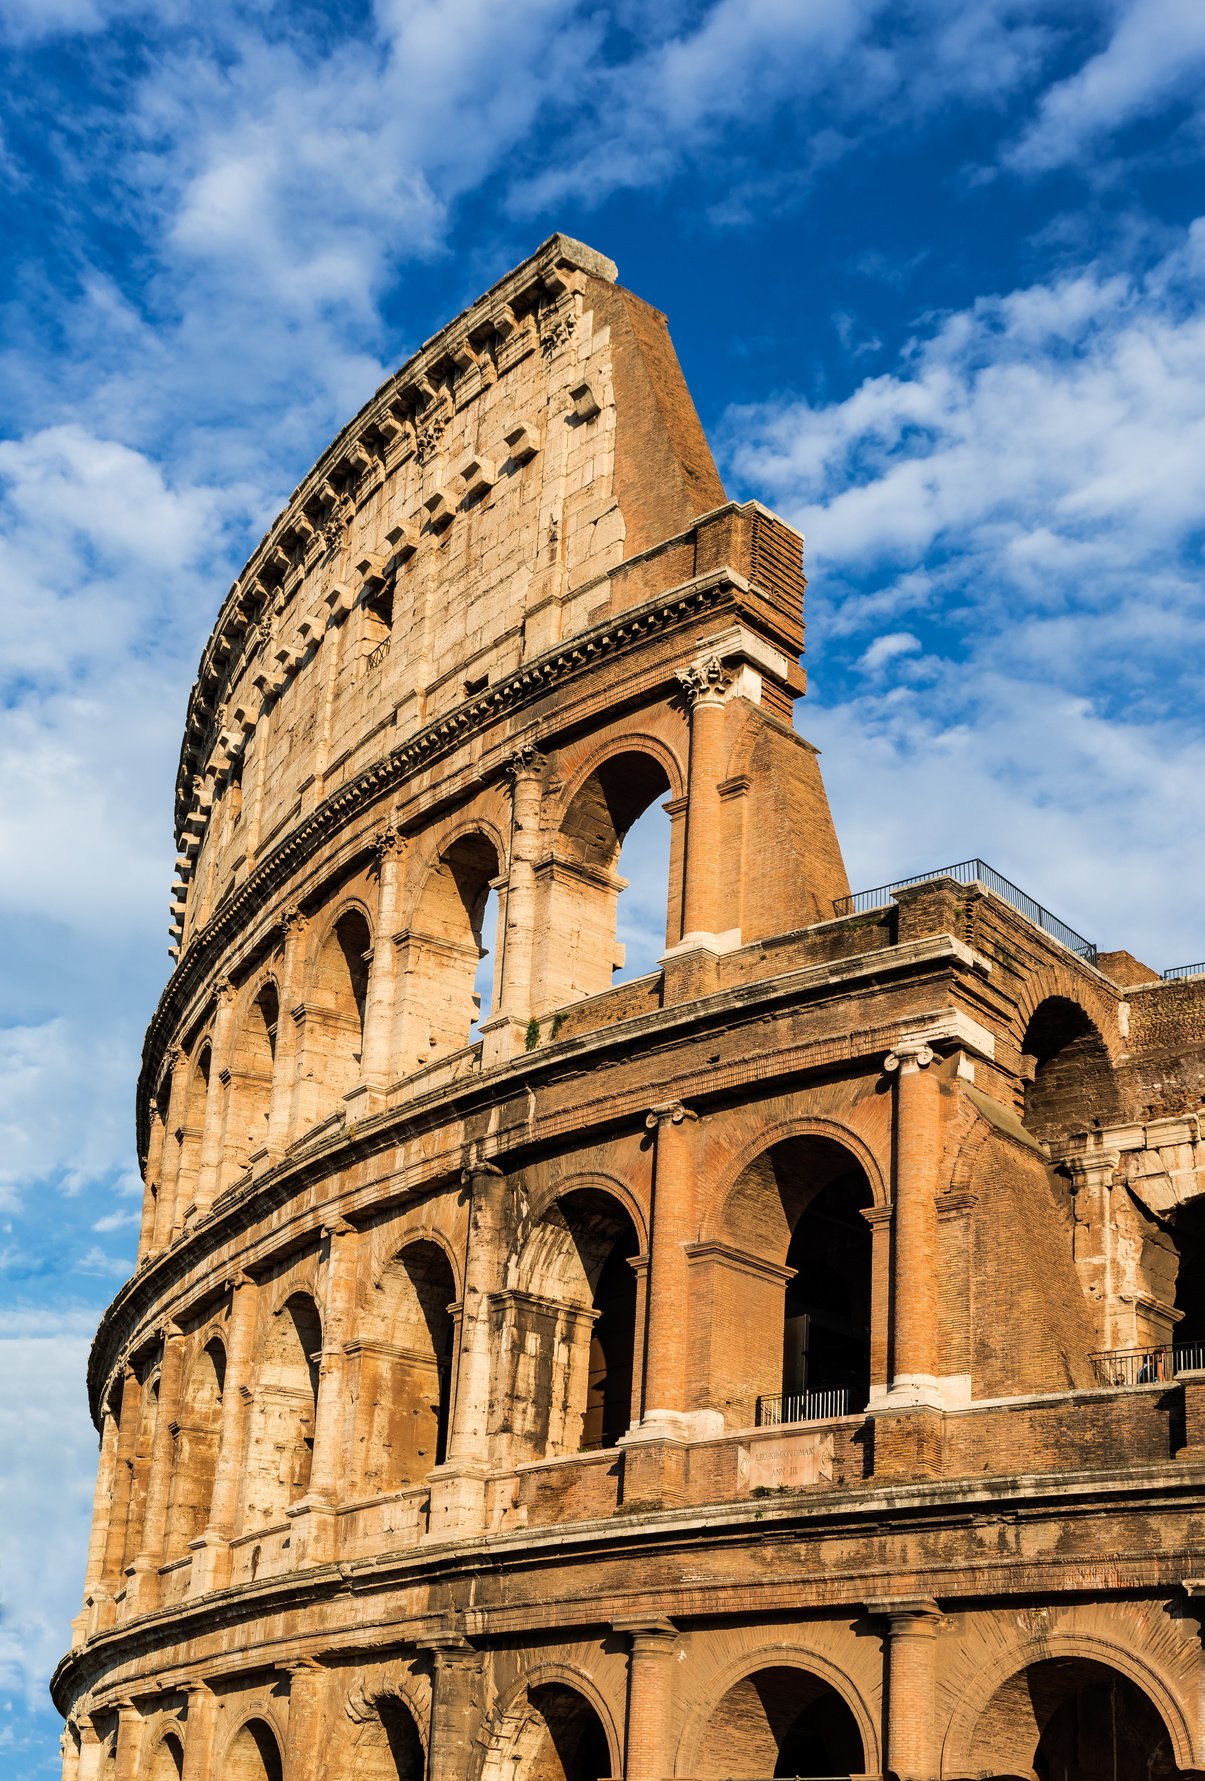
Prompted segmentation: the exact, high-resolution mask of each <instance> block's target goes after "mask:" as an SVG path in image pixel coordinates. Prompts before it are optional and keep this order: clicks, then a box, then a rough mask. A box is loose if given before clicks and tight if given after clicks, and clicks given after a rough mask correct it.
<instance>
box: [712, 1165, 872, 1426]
mask: <svg viewBox="0 0 1205 1781" xmlns="http://www.w3.org/2000/svg"><path fill="white" fill-rule="evenodd" d="M873 1203H874V1197H873V1194H872V1192H871V1187H870V1182H869V1181H868V1179H867V1177H866V1173H865V1170H864V1169H863V1168H862V1167H861V1165H860V1164H859V1163H858V1161H857V1159H856V1158H855V1157H854V1155H853V1154H852V1152H851V1151H849V1150H847V1149H846V1148H845V1147H844V1145H842V1144H839V1143H837V1142H836V1141H835V1140H833V1139H831V1138H826V1137H818V1136H810V1135H807V1136H800V1137H797V1138H787V1139H784V1140H782V1141H781V1142H780V1143H778V1144H774V1145H771V1146H770V1148H769V1149H768V1150H765V1151H763V1152H762V1154H761V1155H760V1156H759V1157H757V1158H756V1159H755V1160H754V1161H753V1162H752V1163H750V1164H749V1165H748V1167H747V1168H746V1169H744V1171H743V1172H742V1174H741V1176H740V1178H739V1180H738V1181H737V1183H736V1184H735V1187H734V1188H733V1191H732V1193H731V1195H730V1196H729V1200H728V1206H727V1209H726V1213H725V1222H726V1225H727V1228H728V1233H729V1235H730V1237H731V1239H732V1242H733V1244H734V1246H735V1247H736V1248H737V1249H738V1251H740V1252H743V1253H742V1255H741V1256H740V1258H739V1259H738V1258H737V1257H733V1256H731V1255H728V1256H719V1257H717V1258H716V1259H715V1261H714V1262H712V1263H711V1266H710V1273H711V1281H710V1286H711V1295H710V1300H711V1318H710V1321H711V1323H712V1325H713V1326H714V1327H716V1328H719V1329H726V1328H728V1329H730V1328H735V1327H740V1328H743V1329H745V1330H747V1331H748V1341H747V1343H746V1344H745V1345H744V1346H743V1347H742V1351H741V1353H740V1354H739V1355H736V1356H728V1355H726V1354H725V1352H724V1351H723V1350H722V1349H721V1348H719V1347H718V1346H714V1347H713V1349H712V1358H711V1372H712V1379H711V1390H712V1393H713V1396H712V1399H711V1401H712V1402H713V1403H714V1404H715V1405H716V1406H717V1407H723V1408H725V1409H726V1410H727V1411H728V1413H729V1415H730V1417H731V1416H736V1417H739V1418H741V1419H743V1420H750V1419H752V1420H754V1421H757V1422H762V1423H774V1422H805V1421H809V1420H812V1419H814V1418H818V1417H831V1416H844V1415H847V1414H852V1413H853V1412H855V1411H858V1410H861V1409H863V1408H864V1407H865V1404H866V1400H867V1397H868V1396H869V1393H870V1384H871V1281H872V1266H871V1244H872V1237H871V1230H870V1225H869V1223H868V1222H867V1220H866V1218H865V1216H864V1215H865V1213H866V1212H867V1211H869V1209H870V1208H871V1206H872V1205H873ZM750 1262H753V1263H754V1264H757V1263H760V1264H761V1265H760V1267H758V1266H756V1265H754V1266H752V1267H751V1266H750V1265H749V1263H750ZM766 1264H770V1265H769V1266H767V1265H766ZM754 1386H755V1387H756V1395H755V1401H753V1402H750V1399H749V1393H750V1388H751V1387H754ZM751 1412H752V1417H750V1413H751Z"/></svg>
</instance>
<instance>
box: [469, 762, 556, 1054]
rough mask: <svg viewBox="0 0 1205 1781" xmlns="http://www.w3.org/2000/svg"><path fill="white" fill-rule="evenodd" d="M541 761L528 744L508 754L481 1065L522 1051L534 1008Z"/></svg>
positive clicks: (542, 777) (542, 765)
mask: <svg viewBox="0 0 1205 1781" xmlns="http://www.w3.org/2000/svg"><path fill="white" fill-rule="evenodd" d="M545 765H546V763H545V759H544V756H543V755H542V754H541V753H540V751H539V749H538V748H536V747H535V746H534V745H533V744H531V743H530V742H528V743H524V744H522V746H521V747H519V748H517V749H516V750H515V752H514V753H513V754H512V755H511V757H510V759H509V760H508V762H507V770H508V772H509V774H510V781H511V829H510V871H509V874H508V876H507V883H506V907H505V914H504V919H503V926H502V944H501V946H500V947H499V948H498V955H499V956H498V959H497V961H496V963H495V966H494V971H495V994H494V1010H495V1012H494V1013H493V1015H492V1016H491V1018H490V1019H489V1020H487V1021H486V1023H485V1025H484V1026H483V1027H482V1029H481V1031H482V1036H483V1038H484V1040H485V1051H484V1054H483V1059H484V1062H485V1064H486V1066H487V1068H488V1066H489V1065H490V1064H493V1063H501V1062H502V1061H503V1060H504V1059H505V1058H508V1057H512V1056H514V1054H515V1053H516V1052H518V1051H520V1050H521V1049H522V1047H523V1045H524V1043H525V1037H526V1032H527V1023H528V1021H529V1020H530V1019H531V1017H532V1015H533V1014H537V1013H539V1012H540V1011H539V1010H538V1009H536V1008H535V1006H534V987H533V986H534V970H535V939H536V862H537V860H538V858H539V853H540V840H541V833H542V830H541V821H540V812H541V802H542V799H543V795H544V769H545Z"/></svg>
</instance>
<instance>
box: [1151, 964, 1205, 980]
mask: <svg viewBox="0 0 1205 1781" xmlns="http://www.w3.org/2000/svg"><path fill="white" fill-rule="evenodd" d="M1161 975H1162V977H1163V981H1164V983H1178V982H1179V981H1180V979H1181V977H1205V964H1200V965H1172V967H1171V968H1170V970H1167V971H1164V972H1162V974H1161Z"/></svg>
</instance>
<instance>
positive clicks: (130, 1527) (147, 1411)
mask: <svg viewBox="0 0 1205 1781" xmlns="http://www.w3.org/2000/svg"><path fill="white" fill-rule="evenodd" d="M139 1378H140V1382H141V1390H140V1391H139V1394H138V1409H137V1416H138V1426H137V1432H136V1435H135V1440H134V1452H133V1455H132V1457H131V1460H130V1462H129V1463H130V1495H129V1501H128V1502H127V1504H126V1527H125V1546H124V1552H123V1556H122V1561H121V1569H122V1570H123V1571H124V1570H125V1567H126V1566H127V1565H129V1564H132V1563H133V1561H134V1559H135V1558H137V1556H138V1554H139V1552H140V1550H141V1548H142V1534H143V1525H144V1521H145V1516H146V1491H147V1484H148V1482H149V1479H150V1473H151V1455H152V1453H153V1451H154V1442H155V1424H156V1422H157V1421H158V1419H159V1357H158V1355H155V1356H154V1357H153V1358H148V1359H147V1360H145V1361H144V1362H143V1363H142V1366H141V1368H140V1369H139ZM121 1581H122V1580H120V1579H119V1587H120V1586H121Z"/></svg>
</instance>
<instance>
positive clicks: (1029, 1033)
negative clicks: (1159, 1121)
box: [1021, 996, 1121, 1144]
mask: <svg viewBox="0 0 1205 1781" xmlns="http://www.w3.org/2000/svg"><path fill="white" fill-rule="evenodd" d="M1021 1050H1022V1054H1023V1056H1024V1059H1025V1061H1026V1063H1027V1066H1028V1074H1029V1080H1028V1081H1027V1083H1026V1086H1025V1124H1026V1127H1027V1128H1028V1130H1029V1131H1031V1132H1032V1133H1033V1135H1034V1137H1035V1138H1040V1139H1041V1140H1042V1142H1043V1143H1047V1144H1057V1143H1059V1142H1060V1141H1061V1140H1063V1139H1065V1138H1067V1137H1068V1136H1069V1135H1070V1134H1071V1133H1072V1132H1073V1131H1076V1130H1078V1129H1080V1128H1081V1127H1082V1125H1083V1122H1084V1109H1085V1108H1086V1107H1090V1108H1092V1110H1093V1114H1094V1116H1095V1118H1096V1120H1097V1123H1098V1124H1102V1125H1107V1124H1109V1123H1110V1122H1111V1121H1112V1120H1114V1119H1116V1118H1118V1117H1119V1116H1120V1111H1121V1100H1120V1096H1119V1095H1118V1092H1117V1085H1116V1083H1115V1081H1114V1078H1113V1069H1112V1065H1111V1064H1110V1062H1109V1053H1108V1050H1107V1048H1106V1046H1105V1042H1104V1040H1103V1039H1102V1038H1101V1035H1100V1031H1099V1029H1098V1028H1097V1026H1096V1024H1095V1022H1094V1021H1092V1020H1091V1019H1090V1017H1089V1016H1088V1015H1087V1014H1086V1013H1085V1012H1084V1010H1083V1009H1082V1008H1081V1007H1080V1005H1079V1003H1078V1002H1072V1001H1070V1000H1069V999H1068V998H1067V997H1066V996H1047V998H1046V999H1045V1001H1043V1002H1039V1003H1038V1006H1037V1007H1036V1008H1035V1009H1034V1011H1033V1013H1032V1014H1031V1015H1030V1017H1029V1022H1028V1024H1027V1026H1026V1028H1025V1036H1024V1038H1023V1039H1022V1041H1021Z"/></svg>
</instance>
